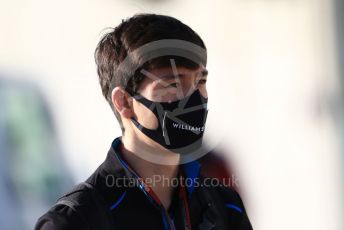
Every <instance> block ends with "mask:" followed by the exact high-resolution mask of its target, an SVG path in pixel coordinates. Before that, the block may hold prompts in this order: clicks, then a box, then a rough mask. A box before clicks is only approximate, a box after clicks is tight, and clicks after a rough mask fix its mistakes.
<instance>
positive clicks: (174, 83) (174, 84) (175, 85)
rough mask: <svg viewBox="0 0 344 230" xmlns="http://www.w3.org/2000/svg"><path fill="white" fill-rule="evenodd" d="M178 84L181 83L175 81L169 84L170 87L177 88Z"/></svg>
mask: <svg viewBox="0 0 344 230" xmlns="http://www.w3.org/2000/svg"><path fill="white" fill-rule="evenodd" d="M178 85H179V84H178V83H177V82H173V83H171V84H169V85H168V87H173V88H177V87H178Z"/></svg>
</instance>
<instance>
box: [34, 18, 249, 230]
mask: <svg viewBox="0 0 344 230" xmlns="http://www.w3.org/2000/svg"><path fill="white" fill-rule="evenodd" d="M95 59H96V63H97V67H98V75H99V80H100V84H101V88H102V92H103V95H104V96H105V98H106V99H107V101H108V102H109V104H110V106H111V108H112V109H113V111H114V113H115V115H116V117H117V119H118V121H119V123H120V125H121V128H122V136H121V137H119V138H116V139H115V140H114V141H113V143H112V145H111V148H110V150H109V152H108V155H107V158H106V160H105V161H104V163H103V164H102V165H100V166H99V168H98V169H97V170H96V171H95V172H94V173H93V174H92V175H91V177H90V178H89V179H88V180H87V181H86V182H85V183H82V184H80V185H78V186H76V187H75V188H74V189H73V190H72V191H71V192H69V193H68V194H66V195H65V196H63V197H62V198H61V199H60V200H59V201H58V202H57V203H56V204H55V206H54V207H53V208H51V209H50V210H49V211H48V212H47V213H46V214H45V215H43V216H42V217H41V218H40V219H39V220H38V222H37V224H36V228H35V229H37V230H38V229H42V230H45V229H56V230H57V229H142V228H143V229H166V230H169V229H189V230H190V229H214V230H220V229H242V230H243V229H252V227H251V224H250V221H249V219H248V217H247V215H246V212H245V208H244V206H243V203H242V201H241V199H240V196H239V195H238V193H237V192H235V191H234V190H233V189H232V188H230V187H229V186H226V185H225V184H224V183H222V182H219V181H215V182H217V183H213V182H214V180H213V179H216V178H210V177H209V176H208V175H207V174H205V173H204V172H203V171H202V168H203V166H202V164H204V163H207V162H206V161H204V160H203V161H201V160H200V159H199V158H200V157H201V156H202V155H204V148H203V147H202V137H203V133H204V128H205V121H206V116H207V98H208V96H207V89H206V81H207V73H208V72H207V70H206V48H205V45H204V43H203V41H202V39H201V38H200V37H199V35H198V34H197V33H195V32H194V31H193V30H192V29H191V28H190V27H188V26H187V25H185V24H183V23H182V22H180V21H179V20H177V19H175V18H172V17H168V16H163V15H155V14H139V15H135V16H133V17H131V18H129V19H127V20H125V21H122V23H121V24H120V25H119V26H117V27H116V28H114V29H112V31H110V32H109V33H107V34H105V36H104V37H103V38H102V39H101V41H100V42H99V44H98V46H97V48H96V52H95ZM202 162H203V163H202Z"/></svg>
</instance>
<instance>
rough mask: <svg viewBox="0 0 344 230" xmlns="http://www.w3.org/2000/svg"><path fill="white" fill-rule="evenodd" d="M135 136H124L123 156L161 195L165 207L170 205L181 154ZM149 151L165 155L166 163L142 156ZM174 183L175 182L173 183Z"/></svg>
mask: <svg viewBox="0 0 344 230" xmlns="http://www.w3.org/2000/svg"><path fill="white" fill-rule="evenodd" d="M134 137H135V136H131V137H130V138H129V137H128V135H124V136H122V145H121V152H122V154H123V158H124V159H125V160H126V161H127V162H128V163H129V164H130V166H131V167H132V168H133V169H134V170H135V171H136V172H137V173H138V174H139V176H140V177H141V178H142V179H143V181H146V182H148V181H149V182H150V181H151V182H152V183H150V184H148V185H149V186H150V188H151V189H153V191H154V192H155V193H156V195H157V196H158V197H159V199H160V201H161V202H162V203H163V205H164V207H165V209H168V207H169V206H170V202H171V198H172V193H173V189H174V188H173V186H171V183H170V182H171V181H172V180H171V179H173V178H176V177H177V174H178V169H179V160H180V156H179V154H176V153H173V152H168V151H157V149H156V148H155V147H153V146H150V145H148V144H147V143H146V142H145V141H142V140H139V139H138V138H134ZM145 153H146V154H147V153H149V155H150V156H151V155H153V154H160V155H157V156H158V157H161V156H162V155H163V157H164V159H165V163H166V162H167V163H168V164H158V163H155V162H151V161H148V160H145V159H143V158H142V157H141V156H142V155H145ZM172 185H173V184H172Z"/></svg>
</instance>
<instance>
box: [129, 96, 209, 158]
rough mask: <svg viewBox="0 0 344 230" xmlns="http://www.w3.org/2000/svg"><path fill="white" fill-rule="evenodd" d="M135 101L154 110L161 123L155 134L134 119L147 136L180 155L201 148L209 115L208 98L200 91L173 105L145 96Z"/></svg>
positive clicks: (136, 97) (137, 97) (154, 131)
mask: <svg viewBox="0 0 344 230" xmlns="http://www.w3.org/2000/svg"><path fill="white" fill-rule="evenodd" d="M133 97H134V98H135V99H136V100H137V101H139V102H140V103H142V104H143V105H145V106H146V107H147V108H148V109H149V110H151V111H152V112H153V113H154V115H155V116H156V117H157V119H158V122H159V125H158V128H157V129H154V130H153V129H148V128H145V127H143V126H142V125H141V124H140V123H139V122H138V121H137V120H136V119H135V118H131V120H132V122H133V123H134V124H135V126H136V127H137V128H138V129H139V130H141V132H142V133H144V134H145V135H146V136H148V137H149V138H151V139H152V140H154V141H155V142H157V143H159V144H160V145H162V146H163V147H165V148H166V149H169V150H171V151H173V152H176V153H190V152H193V151H196V150H197V149H199V148H200V147H201V145H202V137H203V133H204V128H205V122H206V118H207V113H208V110H207V102H208V98H205V97H203V96H202V94H201V93H200V91H199V90H196V91H195V92H193V93H192V94H191V95H189V96H187V97H185V98H183V99H181V100H178V101H173V102H171V103H168V102H154V101H150V100H148V99H147V98H144V97H142V96H141V95H135V96H133Z"/></svg>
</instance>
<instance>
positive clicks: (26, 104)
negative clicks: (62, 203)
mask: <svg viewBox="0 0 344 230" xmlns="http://www.w3.org/2000/svg"><path fill="white" fill-rule="evenodd" d="M61 152H62V151H61V148H60V145H59V143H58V139H57V135H56V132H55V130H54V125H53V122H52V117H51V114H50V113H49V107H48V105H47V103H46V101H45V100H44V97H43V95H42V94H41V93H40V90H39V88H37V87H35V86H34V85H32V84H29V83H27V82H20V81H19V80H16V81H15V80H10V79H7V78H0V204H1V205H0V229H1V230H7V229H8V230H9V229H11V230H13V229H21V230H22V229H24V230H25V229H33V226H34V224H35V222H36V220H37V218H38V217H39V216H40V215H41V214H42V213H43V212H45V211H46V210H47V209H48V208H49V207H50V206H51V205H52V204H53V203H54V202H55V200H56V199H57V198H58V196H60V195H61V194H62V193H63V191H65V190H66V189H67V188H68V187H71V185H72V184H73V183H74V181H73V179H72V178H71V175H70V173H69V170H68V169H67V167H66V165H65V162H64V160H63V157H62V154H61Z"/></svg>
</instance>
